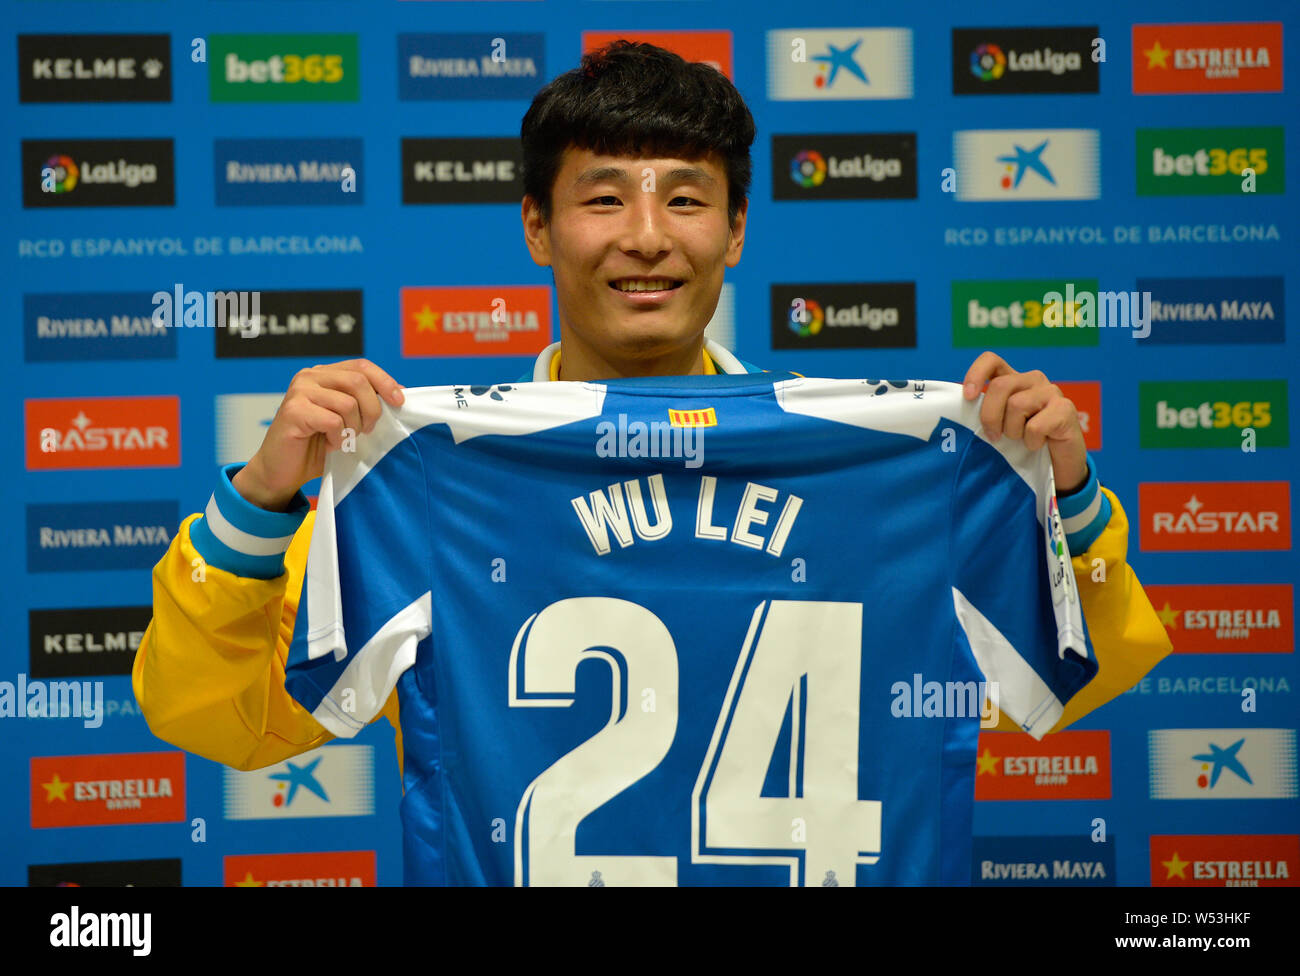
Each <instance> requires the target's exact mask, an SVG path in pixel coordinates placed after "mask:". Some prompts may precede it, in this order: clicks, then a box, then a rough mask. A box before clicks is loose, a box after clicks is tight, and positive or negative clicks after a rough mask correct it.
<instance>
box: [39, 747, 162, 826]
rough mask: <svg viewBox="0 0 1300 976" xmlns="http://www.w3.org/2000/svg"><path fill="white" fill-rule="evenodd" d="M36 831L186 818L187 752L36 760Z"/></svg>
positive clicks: (51, 757)
mask: <svg viewBox="0 0 1300 976" xmlns="http://www.w3.org/2000/svg"><path fill="white" fill-rule="evenodd" d="M31 814H32V821H31V822H32V826H33V827H36V828H41V827H88V826H102V825H112V824H129V823H172V822H176V821H181V820H184V819H185V753H183V752H132V753H122V754H117V755H96V756H34V757H32V760H31Z"/></svg>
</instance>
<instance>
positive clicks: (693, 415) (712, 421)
mask: <svg viewBox="0 0 1300 976" xmlns="http://www.w3.org/2000/svg"><path fill="white" fill-rule="evenodd" d="M668 423H669V424H670V425H671V426H673V427H716V426H718V415H717V414H716V413H715V412H714V410H713V408H712V407H705V408H704V409H703V410H669V411H668Z"/></svg>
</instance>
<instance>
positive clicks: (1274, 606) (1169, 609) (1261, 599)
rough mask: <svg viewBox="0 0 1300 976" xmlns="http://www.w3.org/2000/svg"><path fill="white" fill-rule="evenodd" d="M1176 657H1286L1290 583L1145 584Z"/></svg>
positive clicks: (1290, 641)
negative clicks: (1207, 655)
mask: <svg viewBox="0 0 1300 976" xmlns="http://www.w3.org/2000/svg"><path fill="white" fill-rule="evenodd" d="M1145 590H1146V594H1147V599H1149V600H1150V601H1151V606H1152V607H1154V608H1155V611H1156V614H1157V615H1158V616H1159V617H1160V622H1161V623H1163V624H1164V625H1165V632H1166V633H1167V634H1168V635H1169V639H1170V641H1171V642H1172V643H1173V645H1174V653H1175V654H1232V653H1251V654H1289V653H1291V652H1292V651H1293V650H1294V649H1295V616H1294V611H1293V607H1294V606H1295V597H1294V593H1293V588H1292V586H1291V584H1290V583H1271V584H1265V583H1250V584H1228V583H1225V584H1214V585H1211V584H1187V585H1159V584H1150V583H1148V584H1146V586H1145Z"/></svg>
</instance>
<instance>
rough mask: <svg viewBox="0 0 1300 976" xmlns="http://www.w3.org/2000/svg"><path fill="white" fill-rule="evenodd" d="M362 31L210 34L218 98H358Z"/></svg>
mask: <svg viewBox="0 0 1300 976" xmlns="http://www.w3.org/2000/svg"><path fill="white" fill-rule="evenodd" d="M360 69H361V60H360V58H359V57H358V54H357V35H356V34H209V35H208V82H209V85H210V89H211V99H212V101H214V102H355V101H357V100H358V98H360V92H361V76H360Z"/></svg>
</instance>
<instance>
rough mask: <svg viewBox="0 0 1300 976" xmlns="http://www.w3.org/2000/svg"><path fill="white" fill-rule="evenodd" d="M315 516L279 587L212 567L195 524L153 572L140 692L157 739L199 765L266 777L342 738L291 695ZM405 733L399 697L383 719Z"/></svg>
mask: <svg viewBox="0 0 1300 976" xmlns="http://www.w3.org/2000/svg"><path fill="white" fill-rule="evenodd" d="M315 517H316V513H315V512H308V513H307V516H306V518H305V519H304V520H303V522H302V524H301V526H300V527H299V528H298V530H297V532H295V533H294V535H293V539H292V541H291V542H290V544H289V547H288V549H287V550H286V551H285V553H284V572H283V573H282V574H281V575H279V576H277V577H275V578H273V579H256V578H250V577H246V576H238V575H235V574H234V573H231V572H227V571H226V570H224V569H220V568H218V567H216V566H214V565H212V564H211V563H208V562H206V561H205V560H204V559H203V557H202V556H201V555H200V554H199V551H198V550H197V549H196V548H195V546H194V542H193V539H192V538H191V529H192V528H193V527H194V526H195V524H196V523H197V522H198V521H199V520H200V519H202V518H203V516H202V515H197V514H196V515H192V516H190V517H189V518H187V519H186V520H185V521H184V522H183V523H181V527H180V530H179V532H178V533H177V535H176V537H175V538H174V539H173V540H172V544H171V546H170V547H169V548H168V550H167V552H166V553H165V554H164V555H163V558H162V559H161V560H159V562H158V564H157V565H156V566H154V569H153V612H154V615H153V620H152V621H151V622H150V624H149V627H148V629H147V630H146V631H145V634H144V638H143V639H142V640H141V642H140V647H139V649H138V650H137V651H136V656H135V664H134V667H133V669H132V672H131V683H132V687H133V688H134V690H135V696H136V700H137V701H138V702H139V703H140V708H141V711H142V713H143V714H144V717H145V720H146V721H147V722H148V723H149V728H150V729H151V730H152V731H153V733H154V735H156V736H158V738H160V739H163V740H164V741H166V742H170V743H171V744H173V745H175V746H179V747H180V748H182V749H185V750H187V751H189V752H193V753H195V754H196V755H200V756H204V757H206V758H208V759H212V760H215V761H216V762H220V763H224V764H225V765H227V766H233V767H235V768H236V769H258V768H260V767H262V766H269V765H272V764H274V763H277V762H281V761H283V760H284V759H286V758H288V757H290V756H294V755H297V754H298V753H301V752H305V751H307V750H308V749H312V748H315V747H316V746H319V745H322V744H323V743H325V742H328V741H329V740H330V739H331V738H333V736H331V734H330V733H329V732H327V731H325V729H324V728H322V727H321V725H320V723H318V722H317V721H316V720H315V719H314V718H312V717H311V715H310V714H309V713H308V712H307V711H306V710H305V709H304V708H303V707H302V706H301V705H299V704H298V703H297V702H296V701H295V700H294V699H293V698H292V697H291V696H290V695H289V693H288V692H287V691H286V690H285V687H284V675H285V662H286V660H287V658H288V653H289V646H290V644H291V642H292V640H293V628H294V619H295V617H296V615H297V611H298V600H299V596H300V594H301V593H302V581H303V571H304V568H305V567H306V564H307V548H308V544H309V543H310V541H311V530H312V525H313V524H314V523H315ZM382 714H383V715H384V716H385V717H387V718H388V720H389V721H390V722H391V723H392V725H393V728H394V729H396V730H398V757H399V761H400V758H401V738H400V736H401V733H400V728H399V726H398V716H397V695H396V692H394V693H393V695H392V696H390V697H389V700H388V702H387V704H386V705H385V708H384V711H383V713H382Z"/></svg>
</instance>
